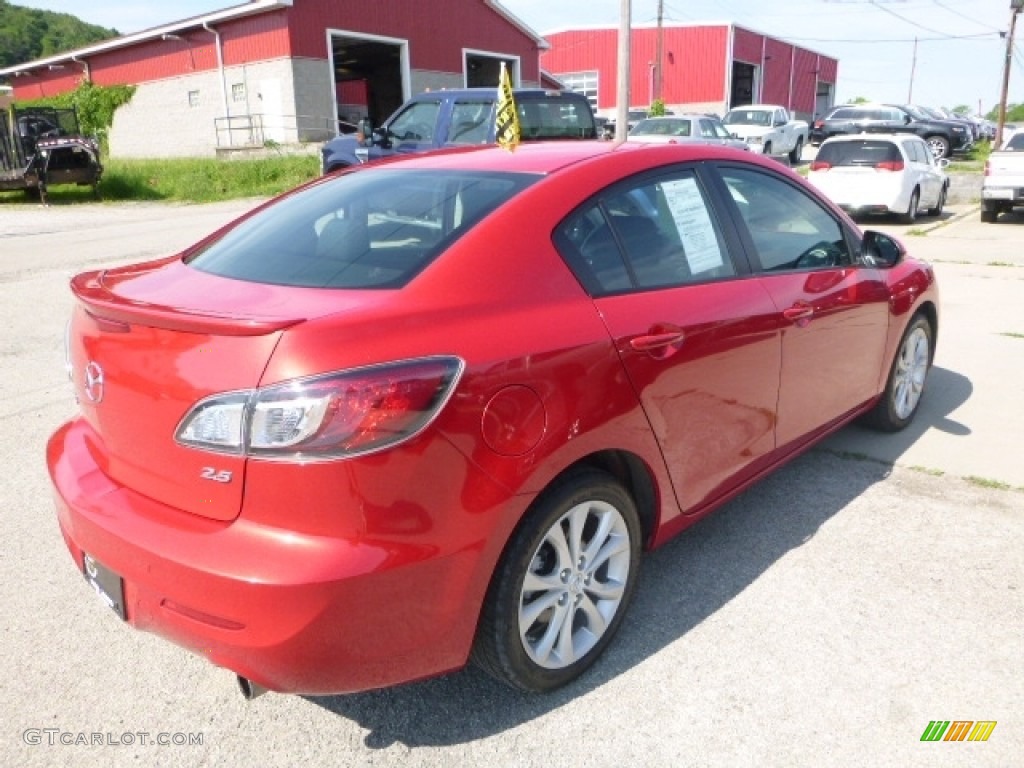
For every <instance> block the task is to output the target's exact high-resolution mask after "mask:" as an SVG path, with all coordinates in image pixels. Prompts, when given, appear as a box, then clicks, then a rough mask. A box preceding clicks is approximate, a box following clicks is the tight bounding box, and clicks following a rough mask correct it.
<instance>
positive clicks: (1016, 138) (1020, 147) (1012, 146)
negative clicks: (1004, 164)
mask: <svg viewBox="0 0 1024 768" xmlns="http://www.w3.org/2000/svg"><path fill="white" fill-rule="evenodd" d="M1004 149H1005V150H1006V151H1007V152H1024V131H1020V132H1018V133H1015V134H1013V136H1011V137H1010V140H1009V141H1008V142H1007V143H1006V146H1005V147H1004Z"/></svg>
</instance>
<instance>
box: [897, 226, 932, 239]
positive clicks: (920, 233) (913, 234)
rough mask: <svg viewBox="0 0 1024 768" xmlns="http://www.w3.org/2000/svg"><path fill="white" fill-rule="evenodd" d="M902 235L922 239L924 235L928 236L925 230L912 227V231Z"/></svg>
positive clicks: (909, 230)
mask: <svg viewBox="0 0 1024 768" xmlns="http://www.w3.org/2000/svg"><path fill="white" fill-rule="evenodd" d="M903 234H904V235H907V236H909V237H924V236H925V235H927V234H928V232H927V231H926V230H923V229H921V228H920V227H914V228H913V229H908V230H907V231H906V232H904V233H903Z"/></svg>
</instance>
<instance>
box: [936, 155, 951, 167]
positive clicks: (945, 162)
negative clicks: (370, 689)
mask: <svg viewBox="0 0 1024 768" xmlns="http://www.w3.org/2000/svg"><path fill="white" fill-rule="evenodd" d="M935 164H936V165H937V166H939V168H945V167H946V166H947V165H949V158H948V157H940V158H939V159H938V160H936V161H935Z"/></svg>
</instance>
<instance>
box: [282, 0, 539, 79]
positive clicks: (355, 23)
mask: <svg viewBox="0 0 1024 768" xmlns="http://www.w3.org/2000/svg"><path fill="white" fill-rule="evenodd" d="M442 5H443V8H439V6H442ZM296 6H297V7H296V8H293V9H292V10H291V11H290V13H291V14H292V24H291V29H290V36H291V48H292V53H293V55H294V56H303V57H309V58H316V59H326V58H327V50H326V45H327V43H326V35H325V33H324V30H325V29H338V30H345V31H349V32H358V33H363V34H371V35H380V36H382V37H392V38H399V39H404V40H409V59H410V66H411V67H412V68H413V69H425V70H434V71H439V72H452V73H461V72H462V71H463V62H462V48H463V47H466V48H472V49H475V50H484V51H488V52H493V53H501V54H508V55H512V56H519V57H520V58H521V67H522V79H523V80H528V81H531V82H538V81H539V80H540V72H539V68H538V59H537V51H538V49H537V43H536V42H534V40H533V39H532V38H531V37H529V36H527V35H526V34H525V33H524V32H522V31H521V30H519V29H518V28H517V27H514V26H513V25H512V24H510V23H509V22H508V21H507V20H506V19H505V18H504V17H502V16H501V15H500V14H498V13H497V12H496V11H494V10H493V9H491V8H490V7H488V6H487V5H486V3H484V2H483V0H447V2H445V3H443V4H441V3H412V2H402V3H396V2H391V3H386V2H363V3H356V2H353V3H344V4H342V3H339V2H337V0H301V2H296ZM299 9H301V13H298V12H297V11H298V10H299Z"/></svg>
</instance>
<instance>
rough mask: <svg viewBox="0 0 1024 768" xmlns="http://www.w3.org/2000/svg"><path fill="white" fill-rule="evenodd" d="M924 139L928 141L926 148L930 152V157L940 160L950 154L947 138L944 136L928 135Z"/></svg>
mask: <svg viewBox="0 0 1024 768" xmlns="http://www.w3.org/2000/svg"><path fill="white" fill-rule="evenodd" d="M925 141H926V142H927V143H928V149H930V150H931V152H932V157H934V158H935V159H936V160H941V159H942V158H944V157H949V156H950V155H951V154H952V152H951V151H950V147H949V139H947V138H946V137H945V136H938V135H936V136H929V137H927V138H926V139H925Z"/></svg>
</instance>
